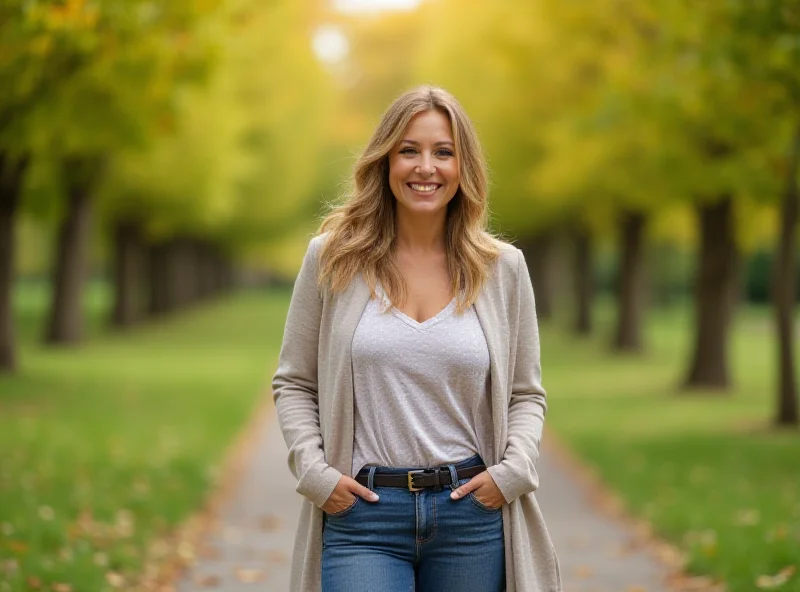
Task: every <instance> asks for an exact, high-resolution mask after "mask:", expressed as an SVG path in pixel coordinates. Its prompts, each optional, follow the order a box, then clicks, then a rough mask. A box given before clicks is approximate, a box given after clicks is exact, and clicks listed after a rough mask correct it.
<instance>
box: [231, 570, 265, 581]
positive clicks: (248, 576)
mask: <svg viewBox="0 0 800 592" xmlns="http://www.w3.org/2000/svg"><path fill="white" fill-rule="evenodd" d="M235 573H236V578H237V579H238V580H239V581H240V582H242V583H243V584H255V583H256V582H263V581H264V580H265V579H267V578H266V576H267V574H266V573H265V572H264V570H263V569H252V568H245V567H238V568H236V570H235Z"/></svg>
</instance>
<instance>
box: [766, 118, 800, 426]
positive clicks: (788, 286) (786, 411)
mask: <svg viewBox="0 0 800 592" xmlns="http://www.w3.org/2000/svg"><path fill="white" fill-rule="evenodd" d="M799 160H800V128H798V129H797V132H796V135H795V137H794V139H793V143H792V152H791V155H790V160H789V170H788V174H787V177H786V193H785V194H784V198H783V203H782V204H781V231H780V236H779V238H778V246H777V253H776V256H775V267H774V270H773V277H772V282H773V283H772V295H773V302H774V303H775V321H776V324H777V329H778V348H779V355H778V381H779V382H778V401H777V402H778V406H777V407H778V408H777V414H776V416H775V423H776V424H778V425H793V426H796V425H798V423H800V412H798V397H797V377H796V376H795V372H794V322H795V320H794V314H793V313H794V306H795V298H796V295H795V286H796V285H797V277H796V273H797V271H796V270H797V261H796V258H797V236H796V232H797V210H798V203H797V202H798V187H797V169H798V161H799Z"/></svg>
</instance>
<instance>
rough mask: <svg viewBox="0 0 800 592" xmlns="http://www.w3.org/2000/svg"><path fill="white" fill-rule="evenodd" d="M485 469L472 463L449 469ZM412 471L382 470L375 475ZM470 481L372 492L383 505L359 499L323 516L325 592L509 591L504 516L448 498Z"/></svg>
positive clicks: (469, 498) (465, 499)
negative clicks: (419, 489)
mask: <svg viewBox="0 0 800 592" xmlns="http://www.w3.org/2000/svg"><path fill="white" fill-rule="evenodd" d="M482 463H483V461H481V459H480V457H479V456H474V457H472V458H470V459H467V460H465V461H462V462H460V463H456V464H455V465H448V467H450V468H451V471H452V470H455V468H460V467H471V466H475V465H478V464H482ZM408 470H410V469H392V468H384V467H379V468H376V469H374V473H373V474H387V473H405V472H407V471H408ZM362 473H364V474H368V473H369V469H363V470H362ZM467 481H469V479H464V480H462V481H459V482H458V484H457V485H450V486H447V487H440V488H431V489H423V490H421V491H414V492H412V491H409V490H407V489H403V488H399V487H371V488H370V489H372V490H373V491H375V492H376V493H377V494H378V495H379V496H380V500H379V501H377V502H374V503H373V502H367V501H364V500H363V499H361V498H360V497H357V498H356V501H355V503H354V504H353V505H352V506H350V507H349V508H346V509H345V510H342V511H341V512H337V513H335V514H326V515H325V519H324V530H323V534H322V592H362V591H369V590H380V591H381V592H414V591H416V592H434V591H435V592H502V591H503V590H505V556H504V548H503V517H502V512H501V510H500V509H492V508H487V507H485V506H483V505H482V504H481V503H480V502H479V501H478V500H477V499H476V498H475V497H474V496H473V495H472V494H470V495H468V496H465V497H463V498H461V499H459V500H452V499H450V493H451V491H452V489H455V487H457V486H459V485H463V484H464V483H466V482H467ZM437 489H438V490H437Z"/></svg>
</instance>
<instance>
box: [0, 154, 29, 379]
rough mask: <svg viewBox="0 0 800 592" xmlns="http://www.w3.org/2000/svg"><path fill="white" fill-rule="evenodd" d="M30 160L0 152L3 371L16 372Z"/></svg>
mask: <svg viewBox="0 0 800 592" xmlns="http://www.w3.org/2000/svg"><path fill="white" fill-rule="evenodd" d="M27 166H28V159H27V158H19V159H16V160H15V159H12V158H11V156H10V155H9V154H8V153H6V152H3V151H0V372H9V371H13V370H14V369H16V366H17V355H16V347H15V339H14V315H13V311H12V294H13V291H12V287H13V279H14V236H15V234H14V228H15V223H16V219H17V211H18V209H19V200H20V191H21V189H22V179H23V177H24V173H25V169H26V168H27Z"/></svg>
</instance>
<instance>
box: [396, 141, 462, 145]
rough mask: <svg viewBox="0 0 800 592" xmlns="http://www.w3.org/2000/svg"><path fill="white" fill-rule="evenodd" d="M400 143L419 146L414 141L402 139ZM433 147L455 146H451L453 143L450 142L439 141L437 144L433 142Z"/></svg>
mask: <svg viewBox="0 0 800 592" xmlns="http://www.w3.org/2000/svg"><path fill="white" fill-rule="evenodd" d="M400 143H401V144H412V145H413V146H419V142H417V141H416V140H405V139H404V140H400ZM433 145H434V146H455V144H453V142H451V141H450V140H440V141H438V142H434V143H433Z"/></svg>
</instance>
